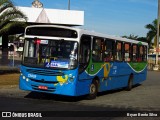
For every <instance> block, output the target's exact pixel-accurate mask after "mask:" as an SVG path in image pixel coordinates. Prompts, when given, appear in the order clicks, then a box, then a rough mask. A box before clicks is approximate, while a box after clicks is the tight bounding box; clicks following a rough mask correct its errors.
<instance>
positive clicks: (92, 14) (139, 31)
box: [12, 0, 158, 37]
mask: <svg viewBox="0 0 160 120" xmlns="http://www.w3.org/2000/svg"><path fill="white" fill-rule="evenodd" d="M12 1H13V3H14V4H15V5H16V6H24V7H31V3H32V2H33V1H34V0H12ZM39 1H40V2H42V3H43V6H44V8H50V9H64V10H67V9H68V0H39ZM70 8H71V10H80V11H84V14H85V15H84V26H82V27H81V28H84V29H87V30H91V31H95V32H100V33H104V34H109V35H116V36H124V35H127V36H129V35H130V34H133V35H135V36H137V35H138V36H139V37H146V34H147V32H148V30H147V29H146V28H145V25H147V24H149V23H152V21H153V20H154V19H156V18H157V11H158V0H70Z"/></svg>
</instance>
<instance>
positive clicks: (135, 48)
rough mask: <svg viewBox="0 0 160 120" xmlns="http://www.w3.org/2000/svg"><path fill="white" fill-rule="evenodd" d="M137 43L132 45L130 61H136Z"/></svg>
mask: <svg viewBox="0 0 160 120" xmlns="http://www.w3.org/2000/svg"><path fill="white" fill-rule="evenodd" d="M137 49H138V47H137V45H133V46H132V61H133V62H137Z"/></svg>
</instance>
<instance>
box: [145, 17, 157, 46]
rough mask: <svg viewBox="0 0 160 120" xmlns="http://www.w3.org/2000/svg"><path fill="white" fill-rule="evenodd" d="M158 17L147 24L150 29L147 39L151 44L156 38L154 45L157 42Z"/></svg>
mask: <svg viewBox="0 0 160 120" xmlns="http://www.w3.org/2000/svg"><path fill="white" fill-rule="evenodd" d="M157 22H158V21H157V19H155V20H154V21H153V22H152V23H151V24H147V25H146V26H145V28H147V29H148V30H149V31H148V33H147V41H148V44H149V46H151V43H152V40H153V39H154V45H155V46H156V44H157Z"/></svg>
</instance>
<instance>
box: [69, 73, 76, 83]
mask: <svg viewBox="0 0 160 120" xmlns="http://www.w3.org/2000/svg"><path fill="white" fill-rule="evenodd" d="M74 78H75V76H73V75H72V74H70V75H69V79H68V80H69V82H73V81H74Z"/></svg>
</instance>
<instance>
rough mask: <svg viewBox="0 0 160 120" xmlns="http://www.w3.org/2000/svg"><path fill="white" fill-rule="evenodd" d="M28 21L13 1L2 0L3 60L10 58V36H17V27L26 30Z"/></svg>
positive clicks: (0, 9)
mask: <svg viewBox="0 0 160 120" xmlns="http://www.w3.org/2000/svg"><path fill="white" fill-rule="evenodd" d="M26 20H27V18H26V16H25V15H24V14H23V13H22V12H21V11H20V10H18V9H17V8H16V7H15V6H14V5H13V3H12V2H11V0H0V36H2V58H4V56H6V57H5V58H4V60H5V59H7V57H8V35H9V34H16V33H15V31H17V30H18V29H17V26H18V28H21V29H22V28H24V27H25V25H26ZM20 21H21V22H20ZM22 21H23V22H22ZM11 32H12V33H11Z"/></svg>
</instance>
